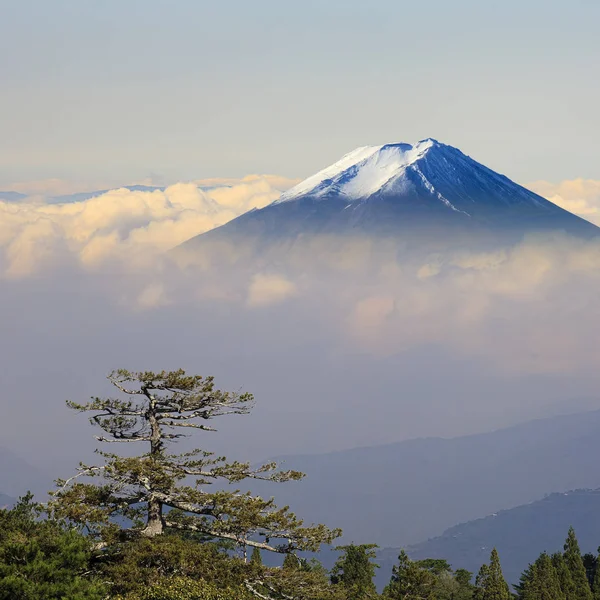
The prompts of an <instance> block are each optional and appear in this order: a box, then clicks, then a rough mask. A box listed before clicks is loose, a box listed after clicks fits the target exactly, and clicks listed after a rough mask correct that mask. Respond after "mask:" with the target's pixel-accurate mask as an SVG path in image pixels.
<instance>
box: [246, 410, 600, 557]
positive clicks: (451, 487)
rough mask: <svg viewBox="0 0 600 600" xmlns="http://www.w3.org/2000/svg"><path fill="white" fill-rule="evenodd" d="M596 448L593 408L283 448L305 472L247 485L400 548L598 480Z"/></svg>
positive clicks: (348, 536)
mask: <svg viewBox="0 0 600 600" xmlns="http://www.w3.org/2000/svg"><path fill="white" fill-rule="evenodd" d="M599 451H600V411H593V412H587V413H582V414H575V415H570V416H560V417H554V418H550V419H543V420H538V421H531V422H528V423H525V424H521V425H517V426H514V427H510V428H506V429H501V430H498V431H494V432H491V433H483V434H478V435H469V436H464V437H458V438H453V439H442V438H427V439H414V440H409V441H404V442H400V443H395V444H387V445H382V446H375V447H367V448H354V449H351V450H345V451H341V452H333V453H328V454H315V455H296V456H286V457H282V458H280V459H276V460H278V461H280V462H282V468H285V469H297V470H300V471H302V472H304V473H306V474H307V476H306V478H305V479H303V480H302V481H298V482H289V483H286V484H285V485H282V486H277V487H278V489H277V490H273V489H272V487H271V486H268V485H267V484H261V485H258V482H257V485H256V486H253V489H254V490H256V491H258V492H260V493H262V494H265V495H267V496H269V495H271V494H272V493H276V495H277V501H278V503H279V504H281V505H286V504H289V505H290V506H292V507H293V509H294V510H295V511H297V512H298V514H301V515H302V516H303V517H304V518H305V519H306V520H307V521H309V522H313V521H314V522H319V523H326V524H327V525H329V526H331V527H341V528H342V529H343V530H344V539H345V540H346V541H348V542H349V541H352V540H353V541H355V542H357V543H367V542H373V543H377V544H379V545H380V546H392V547H398V546H406V545H409V544H413V543H417V542H420V541H422V540H424V539H427V538H430V537H432V536H435V535H439V534H440V533H441V532H442V531H444V530H445V529H447V528H448V527H452V526H453V525H455V524H456V523H461V522H465V521H470V520H472V519H476V518H480V517H484V516H486V515H489V514H491V513H493V512H497V511H499V510H502V509H508V508H512V507H515V506H518V505H520V504H524V503H527V502H531V501H534V500H537V499H538V498H541V497H542V496H543V495H544V494H546V493H548V492H551V491H554V492H562V491H567V490H572V489H577V488H588V489H592V488H593V489H595V488H598V487H600V470H599V469H598V466H597V456H598V452H599ZM598 543H599V544H600V539H599V540H598Z"/></svg>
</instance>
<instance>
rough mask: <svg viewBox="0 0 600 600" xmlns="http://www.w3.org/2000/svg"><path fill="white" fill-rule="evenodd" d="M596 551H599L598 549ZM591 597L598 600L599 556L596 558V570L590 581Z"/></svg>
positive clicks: (599, 593) (599, 586)
mask: <svg viewBox="0 0 600 600" xmlns="http://www.w3.org/2000/svg"><path fill="white" fill-rule="evenodd" d="M598 550H599V551H600V548H599V549H598ZM592 596H593V597H594V600H600V556H598V557H597V558H596V568H595V569H594V576H593V579H592Z"/></svg>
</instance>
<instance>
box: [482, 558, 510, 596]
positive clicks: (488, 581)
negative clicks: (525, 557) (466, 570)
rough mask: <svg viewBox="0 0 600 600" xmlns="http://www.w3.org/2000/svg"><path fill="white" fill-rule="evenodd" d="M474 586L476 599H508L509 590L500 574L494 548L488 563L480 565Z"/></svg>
mask: <svg viewBox="0 0 600 600" xmlns="http://www.w3.org/2000/svg"><path fill="white" fill-rule="evenodd" d="M476 586H477V589H476V592H475V595H476V598H477V600H509V599H510V591H509V589H508V584H507V583H506V581H505V580H504V575H503V574H502V567H501V566H500V557H499V556H498V551H497V550H496V548H494V549H493V550H492V553H491V555H490V564H489V565H483V566H482V567H481V569H480V571H479V574H478V575H477V580H476Z"/></svg>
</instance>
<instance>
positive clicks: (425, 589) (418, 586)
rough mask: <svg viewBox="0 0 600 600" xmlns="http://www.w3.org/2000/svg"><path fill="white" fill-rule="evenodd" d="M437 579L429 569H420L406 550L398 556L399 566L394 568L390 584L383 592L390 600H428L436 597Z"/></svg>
mask: <svg viewBox="0 0 600 600" xmlns="http://www.w3.org/2000/svg"><path fill="white" fill-rule="evenodd" d="M436 583H437V578H436V577H435V575H434V574H433V573H432V572H431V571H429V570H428V569H424V568H422V567H420V566H419V565H418V564H417V563H416V562H413V561H412V560H410V558H409V557H408V554H406V552H405V551H404V550H402V551H401V552H400V555H399V556H398V564H397V565H395V566H394V567H393V568H392V577H391V579H390V582H389V583H388V584H387V586H386V587H385V589H384V590H383V597H384V598H386V599H389V600H411V599H419V600H428V599H430V598H434V597H435V593H436Z"/></svg>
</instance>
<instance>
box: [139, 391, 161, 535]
mask: <svg viewBox="0 0 600 600" xmlns="http://www.w3.org/2000/svg"><path fill="white" fill-rule="evenodd" d="M145 393H146V395H147V397H148V400H149V401H150V402H149V406H148V412H147V414H146V417H147V419H148V423H149V425H150V432H151V433H150V456H151V457H153V458H158V457H159V456H160V454H161V452H162V449H163V444H162V435H161V433H162V432H161V430H160V425H159V423H158V419H157V418H156V403H155V399H154V396H153V395H151V394H148V391H147V390H145ZM149 491H150V495H149V499H148V513H147V520H146V527H144V529H143V530H142V535H144V536H146V537H154V536H155V535H161V534H162V532H163V529H164V521H163V514H162V511H163V503H162V502H161V501H160V500H158V499H157V498H155V497H154V494H153V492H154V491H155V490H154V489H153V486H152V484H151V485H150V490H149Z"/></svg>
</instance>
